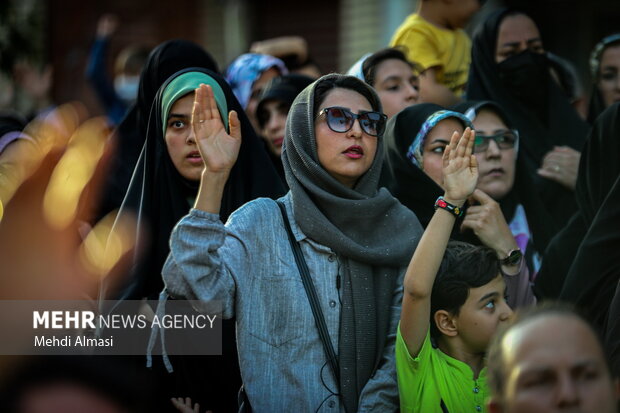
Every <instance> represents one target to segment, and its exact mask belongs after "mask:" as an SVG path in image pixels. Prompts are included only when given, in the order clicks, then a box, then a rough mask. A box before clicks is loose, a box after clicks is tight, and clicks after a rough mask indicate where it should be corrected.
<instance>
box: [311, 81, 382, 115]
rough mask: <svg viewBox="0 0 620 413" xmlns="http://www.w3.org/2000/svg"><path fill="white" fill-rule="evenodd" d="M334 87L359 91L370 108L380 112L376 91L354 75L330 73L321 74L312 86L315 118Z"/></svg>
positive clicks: (379, 102)
mask: <svg viewBox="0 0 620 413" xmlns="http://www.w3.org/2000/svg"><path fill="white" fill-rule="evenodd" d="M335 88H342V89H349V90H353V91H355V92H357V93H359V94H360V95H362V96H364V97H365V98H366V99H367V100H368V102H369V103H370V106H371V107H372V110H376V111H379V112H382V109H381V101H379V98H378V97H377V95H376V93H374V92H373V90H372V89H371V88H370V87H369V86H368V85H366V84H365V83H364V82H363V81H361V80H360V79H358V78H356V77H354V76H344V75H337V74H331V75H326V76H323V77H322V78H320V79H319V80H317V83H316V85H315V86H314V102H313V103H314V113H313V115H314V117H315V118H316V116H317V113H318V110H319V108H320V107H321V103H323V101H324V100H325V97H326V96H327V94H328V93H329V92H330V91H331V90H332V89H335Z"/></svg>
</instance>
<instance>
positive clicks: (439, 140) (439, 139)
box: [431, 138, 450, 144]
mask: <svg viewBox="0 0 620 413" xmlns="http://www.w3.org/2000/svg"><path fill="white" fill-rule="evenodd" d="M431 143H445V144H448V143H450V141H447V140H445V139H442V138H437V139H435V140H434V141H432V142H431Z"/></svg>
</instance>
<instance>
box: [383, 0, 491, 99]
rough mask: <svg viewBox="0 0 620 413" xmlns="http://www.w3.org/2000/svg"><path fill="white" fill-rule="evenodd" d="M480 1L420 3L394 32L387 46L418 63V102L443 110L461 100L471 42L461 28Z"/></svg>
mask: <svg viewBox="0 0 620 413" xmlns="http://www.w3.org/2000/svg"><path fill="white" fill-rule="evenodd" d="M483 1H484V0H420V1H419V6H418V10H417V12H416V13H414V14H411V15H410V16H408V17H407V18H406V19H405V21H404V22H403V24H401V26H400V27H399V28H398V29H397V30H396V33H394V36H393V37H392V41H391V42H390V46H392V47H393V46H405V47H406V48H407V50H408V51H407V58H408V59H409V60H410V61H412V62H417V63H419V64H420V65H421V66H422V67H423V69H424V72H423V74H422V76H421V77H420V99H421V100H422V101H423V102H431V103H436V104H438V105H441V106H444V107H447V106H450V105H453V104H454V103H456V102H458V101H459V100H460V99H461V98H462V97H463V92H464V91H465V84H466V83H467V75H468V72H469V64H470V62H471V40H470V39H469V37H468V36H467V33H465V31H464V30H463V27H465V25H466V24H467V22H468V21H469V20H470V19H471V17H472V16H473V15H474V13H476V11H478V9H480V6H481V3H483Z"/></svg>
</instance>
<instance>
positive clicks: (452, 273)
mask: <svg viewBox="0 0 620 413" xmlns="http://www.w3.org/2000/svg"><path fill="white" fill-rule="evenodd" d="M499 273H500V265H499V260H498V258H497V254H496V253H495V251H493V250H492V249H491V248H488V247H485V246H476V245H472V244H468V243H466V242H460V241H450V242H449V243H448V247H447V248H446V252H445V254H444V256H443V259H442V260H441V265H440V266H439V271H437V277H436V278H435V283H434V284H433V291H432V293H431V319H430V324H431V336H432V337H433V338H434V339H437V338H439V337H440V336H441V333H440V331H439V329H438V328H437V326H436V325H435V320H434V315H435V313H436V312H437V311H439V310H446V311H448V312H449V313H450V314H453V315H458V314H459V312H460V310H461V307H462V306H463V304H465V301H466V300H467V297H468V296H469V290H470V289H472V288H477V287H482V286H483V285H485V284H488V283H489V282H491V281H492V280H493V279H495V278H496V277H497V275H498V274H499Z"/></svg>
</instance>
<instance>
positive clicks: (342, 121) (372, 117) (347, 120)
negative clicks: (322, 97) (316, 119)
mask: <svg viewBox="0 0 620 413" xmlns="http://www.w3.org/2000/svg"><path fill="white" fill-rule="evenodd" d="M322 115H325V119H326V120H327V126H329V128H330V129H331V130H333V131H334V132H339V133H345V132H348V131H350V130H351V128H352V127H353V123H354V122H355V119H357V120H359V123H360V126H361V127H362V130H363V131H364V132H366V133H367V134H369V135H370V136H379V135H381V134H382V133H383V131H384V130H385V122H386V121H387V116H385V115H384V114H383V113H381V112H371V111H365V110H362V111H360V113H359V114H355V113H353V112H351V111H350V110H349V109H347V108H341V107H337V106H333V107H330V108H324V109H323V110H321V112H319V116H322Z"/></svg>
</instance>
